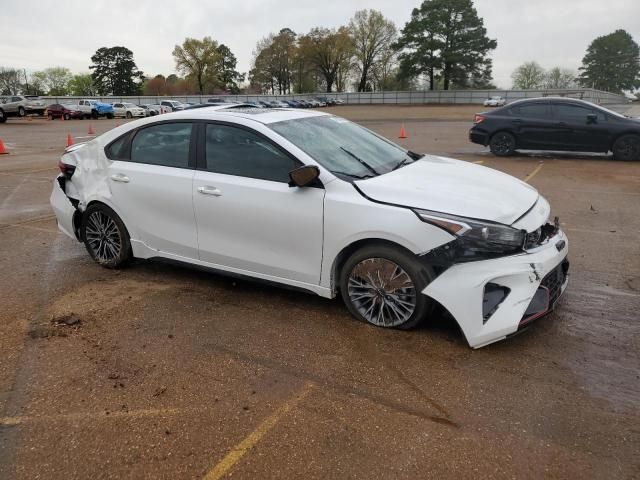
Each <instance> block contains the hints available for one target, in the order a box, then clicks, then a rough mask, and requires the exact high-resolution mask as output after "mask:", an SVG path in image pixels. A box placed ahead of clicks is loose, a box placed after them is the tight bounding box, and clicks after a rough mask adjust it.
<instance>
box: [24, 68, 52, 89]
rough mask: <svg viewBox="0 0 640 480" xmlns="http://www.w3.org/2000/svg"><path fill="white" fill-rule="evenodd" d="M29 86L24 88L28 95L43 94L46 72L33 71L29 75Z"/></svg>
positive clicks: (45, 86) (45, 84) (45, 85)
mask: <svg viewBox="0 0 640 480" xmlns="http://www.w3.org/2000/svg"><path fill="white" fill-rule="evenodd" d="M28 85H29V87H28V88H26V89H25V90H26V93H27V94H28V95H45V94H46V93H47V74H46V73H44V72H33V73H32V74H31V75H30V76H29V82H28Z"/></svg>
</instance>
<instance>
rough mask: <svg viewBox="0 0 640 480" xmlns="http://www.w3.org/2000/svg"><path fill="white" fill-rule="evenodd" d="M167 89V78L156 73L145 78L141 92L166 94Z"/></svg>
mask: <svg viewBox="0 0 640 480" xmlns="http://www.w3.org/2000/svg"><path fill="white" fill-rule="evenodd" d="M167 90H168V88H167V79H166V78H164V75H156V76H155V77H153V78H149V79H147V81H146V82H144V86H143V88H142V92H143V93H144V94H145V95H155V96H161V95H166V94H167Z"/></svg>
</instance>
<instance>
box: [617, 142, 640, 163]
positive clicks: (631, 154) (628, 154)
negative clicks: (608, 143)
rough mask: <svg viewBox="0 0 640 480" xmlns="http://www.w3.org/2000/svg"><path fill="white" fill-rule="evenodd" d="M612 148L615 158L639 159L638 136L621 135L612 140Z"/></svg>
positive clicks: (624, 159)
mask: <svg viewBox="0 0 640 480" xmlns="http://www.w3.org/2000/svg"><path fill="white" fill-rule="evenodd" d="M612 150H613V158H615V159H616V160H622V161H625V162H628V161H631V160H640V136H638V135H623V136H621V137H620V138H618V139H617V140H616V141H615V142H614V144H613V148H612Z"/></svg>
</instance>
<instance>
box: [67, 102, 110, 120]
mask: <svg viewBox="0 0 640 480" xmlns="http://www.w3.org/2000/svg"><path fill="white" fill-rule="evenodd" d="M74 108H76V109H78V110H80V111H81V112H82V113H83V116H84V118H93V119H96V118H100V117H107V118H113V117H114V115H113V105H111V104H110V103H104V102H99V101H97V100H90V99H87V100H80V101H79V102H78V105H77V106H76V105H74Z"/></svg>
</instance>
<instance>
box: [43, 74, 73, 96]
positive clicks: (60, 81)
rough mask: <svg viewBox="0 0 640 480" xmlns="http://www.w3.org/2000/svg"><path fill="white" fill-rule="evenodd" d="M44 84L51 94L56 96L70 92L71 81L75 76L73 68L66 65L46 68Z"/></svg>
mask: <svg viewBox="0 0 640 480" xmlns="http://www.w3.org/2000/svg"><path fill="white" fill-rule="evenodd" d="M43 73H44V84H45V86H46V88H47V89H48V90H49V95H52V96H54V97H57V96H63V95H67V94H68V93H69V81H70V80H71V79H72V78H73V75H72V74H71V70H69V69H68V68H65V67H51V68H47V69H45V70H44V72H43Z"/></svg>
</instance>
